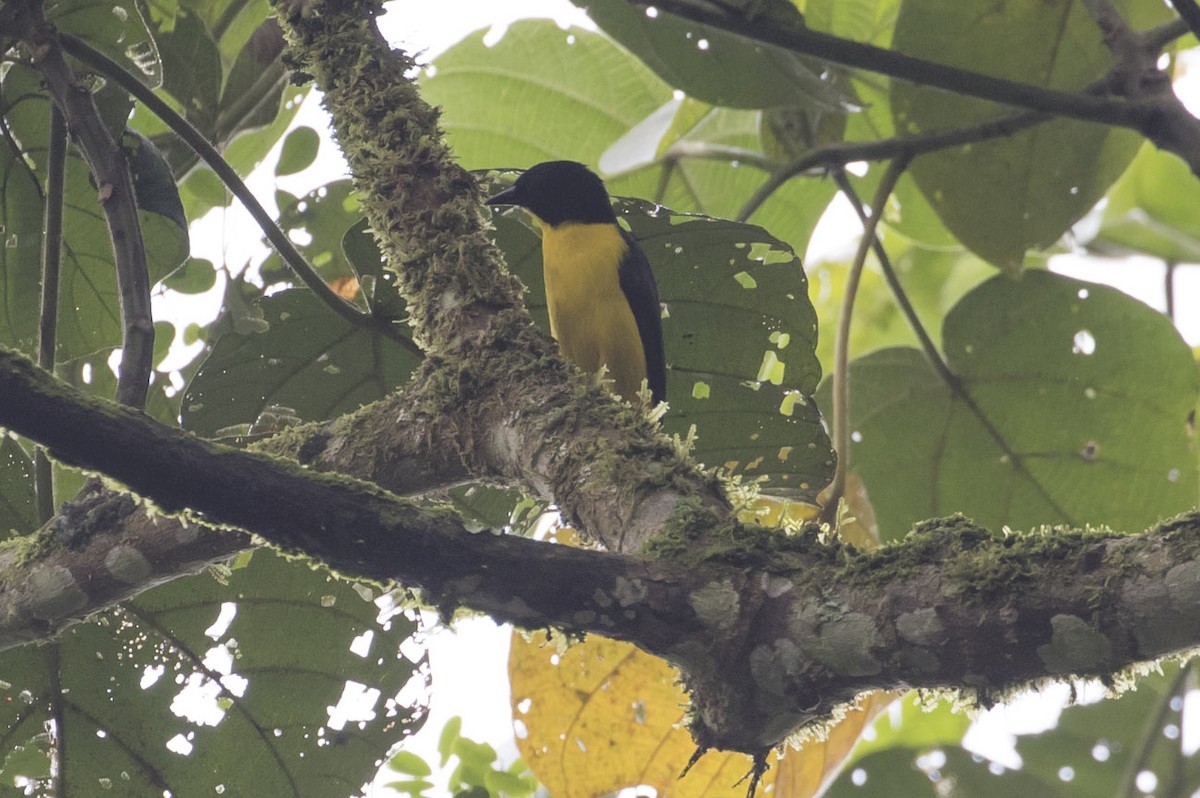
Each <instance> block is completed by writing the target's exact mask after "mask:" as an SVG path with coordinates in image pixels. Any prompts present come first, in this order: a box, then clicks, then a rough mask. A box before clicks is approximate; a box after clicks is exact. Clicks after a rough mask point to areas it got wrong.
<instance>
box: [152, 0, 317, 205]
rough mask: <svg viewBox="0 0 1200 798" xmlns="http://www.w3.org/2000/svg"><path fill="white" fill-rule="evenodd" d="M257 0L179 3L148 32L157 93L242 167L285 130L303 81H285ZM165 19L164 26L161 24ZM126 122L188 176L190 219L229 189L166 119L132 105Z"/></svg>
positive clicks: (272, 30) (276, 36)
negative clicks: (155, 45)
mask: <svg viewBox="0 0 1200 798" xmlns="http://www.w3.org/2000/svg"><path fill="white" fill-rule="evenodd" d="M267 11H268V9H267V7H266V4H265V3H263V2H261V1H260V0H249V2H245V1H243V0H233V1H232V2H220V3H202V2H195V3H186V4H185V6H184V7H183V8H181V9H180V10H179V12H178V13H177V14H175V15H174V16H172V17H170V18H169V20H167V19H166V18H164V19H163V20H162V21H161V23H160V25H161V27H159V28H158V29H157V30H156V32H155V35H156V37H157V38H158V40H159V43H160V49H161V50H162V52H163V58H164V67H163V68H164V73H165V83H164V90H163V94H164V95H165V96H164V99H166V100H167V102H168V103H169V104H171V105H172V107H173V108H175V109H176V110H177V111H180V112H181V113H182V114H183V115H184V116H186V117H187V118H188V120H189V121H190V122H191V123H192V124H193V125H194V126H195V127H196V128H197V129H198V130H199V131H200V132H201V133H202V134H203V135H204V137H205V138H206V139H208V140H209V141H210V142H212V143H213V144H214V145H215V146H216V147H217V148H218V149H219V150H222V154H223V156H224V158H225V160H226V161H227V162H228V163H229V164H230V165H231V166H232V167H233V168H234V169H235V170H236V171H238V172H239V173H241V174H245V173H247V172H249V171H250V170H251V169H252V168H253V167H254V166H256V165H257V164H258V162H259V161H261V160H262V158H263V157H264V156H266V154H267V153H268V152H269V151H270V149H271V148H272V147H273V146H274V145H275V143H276V141H278V140H279V138H280V137H281V136H282V135H283V134H284V132H285V131H286V130H287V127H288V124H289V123H290V122H291V120H292V118H293V117H294V116H295V114H296V111H297V110H298V109H299V105H300V100H302V99H303V97H304V96H305V95H306V94H307V92H308V87H299V86H289V84H288V78H287V75H288V73H287V70H286V69H285V68H284V66H283V63H282V61H281V57H280V56H281V54H282V50H283V34H282V32H281V31H280V29H279V26H278V24H277V23H275V21H274V20H273V19H267ZM168 21H169V23H170V24H169V25H168V24H166V23H167V22H168ZM131 125H132V126H133V127H134V128H136V129H137V130H139V131H140V132H142V133H143V134H145V135H146V136H149V137H151V138H152V139H153V141H154V142H155V144H156V145H157V146H158V147H159V148H160V149H162V151H163V152H164V153H165V155H166V158H167V160H168V162H169V163H170V164H171V168H172V170H173V172H174V173H175V174H176V175H185V174H186V175H188V179H187V180H186V181H185V182H184V184H183V197H184V202H185V204H186V207H187V212H188V216H189V217H190V218H197V217H198V216H200V215H202V214H203V213H204V212H206V211H207V210H209V209H210V208H212V207H214V206H222V205H225V204H227V202H228V200H229V195H228V194H227V193H226V192H225V190H224V188H223V187H222V185H221V183H220V180H218V179H217V177H216V175H215V174H214V173H213V172H212V171H211V170H209V169H207V168H201V169H193V167H195V166H196V164H197V163H198V157H197V156H196V154H195V153H194V152H193V151H192V150H191V148H190V147H188V146H187V145H186V144H184V143H183V141H182V140H181V139H179V138H178V137H176V136H175V135H174V134H173V133H171V132H170V131H169V130H168V128H167V126H166V124H165V123H163V122H162V121H161V120H159V119H158V118H157V117H155V116H153V115H152V114H150V113H149V112H148V111H146V110H145V109H144V108H141V107H140V106H139V107H138V109H137V111H136V113H135V114H134V116H133V120H132V122H131Z"/></svg>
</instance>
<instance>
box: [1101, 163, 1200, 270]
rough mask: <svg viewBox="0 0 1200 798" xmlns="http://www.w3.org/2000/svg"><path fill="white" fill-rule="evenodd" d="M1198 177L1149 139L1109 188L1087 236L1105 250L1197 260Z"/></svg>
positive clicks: (1199, 246) (1199, 243) (1199, 258)
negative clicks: (1195, 211) (1096, 229)
mask: <svg viewBox="0 0 1200 798" xmlns="http://www.w3.org/2000/svg"><path fill="white" fill-rule="evenodd" d="M1196 207H1200V182H1197V180H1196V178H1195V177H1194V176H1193V175H1192V173H1191V172H1190V171H1189V170H1188V168H1187V165H1186V164H1185V163H1184V162H1183V161H1182V160H1180V159H1179V158H1178V157H1177V156H1175V155H1172V154H1171V153H1168V152H1163V151H1162V150H1159V149H1156V148H1155V147H1154V146H1152V145H1150V144H1147V145H1145V146H1144V147H1142V149H1141V151H1140V152H1139V153H1138V156H1137V158H1135V159H1134V161H1133V164H1132V165H1131V166H1130V167H1129V169H1127V170H1126V171H1125V174H1124V175H1122V176H1121V179H1120V180H1118V181H1117V184H1116V185H1115V186H1113V190H1112V191H1110V192H1109V193H1108V203H1107V204H1106V205H1105V206H1104V215H1103V216H1102V217H1101V222H1100V225H1101V226H1100V232H1099V234H1098V235H1097V236H1096V238H1095V239H1094V240H1092V241H1090V242H1088V248H1089V249H1091V250H1092V251H1095V252H1098V253H1101V254H1107V255H1117V256H1122V255H1128V254H1130V253H1142V254H1146V255H1150V256H1153V257H1156V258H1160V259H1161V260H1164V261H1169V262H1175V263H1179V262H1183V263H1200V223H1198V222H1197V220H1196V219H1195V215H1194V214H1192V213H1190V212H1189V211H1190V209H1192V208H1196Z"/></svg>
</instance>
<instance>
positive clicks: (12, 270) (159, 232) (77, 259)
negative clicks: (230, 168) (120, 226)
mask: <svg viewBox="0 0 1200 798" xmlns="http://www.w3.org/2000/svg"><path fill="white" fill-rule="evenodd" d="M0 96H2V98H3V102H4V103H5V105H6V107H9V108H10V109H11V110H10V111H9V112H8V113H7V114H6V120H7V121H8V123H9V126H10V130H11V132H12V133H13V135H14V138H15V139H16V140H17V141H20V142H21V143H22V146H23V148H24V150H23V153H22V155H24V156H25V157H23V158H14V157H13V154H12V153H11V152H10V151H9V150H8V148H5V152H4V154H3V155H0V170H2V171H3V173H4V174H3V178H4V182H5V189H4V191H5V195H4V210H3V213H4V219H3V223H4V248H3V252H2V253H0V274H2V276H3V280H4V292H5V303H4V309H3V310H2V311H0V340H2V341H3V342H4V343H6V344H8V345H9V346H13V347H16V348H18V349H20V350H22V351H24V352H26V353H32V351H33V345H34V341H35V340H36V336H37V324H38V314H39V308H40V304H41V300H40V287H39V286H40V276H41V265H40V255H41V238H42V224H43V223H42V219H41V216H42V206H43V204H44V196H43V194H42V190H41V188H40V185H39V181H40V180H41V179H42V177H43V175H44V172H45V160H46V155H45V143H46V136H47V135H48V126H47V121H46V120H47V119H48V115H49V100H48V98H47V96H46V95H45V94H44V93H43V90H42V87H41V81H40V78H39V77H38V74H37V72H36V71H34V70H32V69H29V68H27V67H24V66H22V65H20V64H12V65H11V66H10V68H9V70H8V71H7V72H6V74H5V78H4V81H3V83H0ZM144 157H145V158H147V159H149V160H152V159H153V158H152V155H150V154H149V153H148V151H147V152H146V153H144ZM149 160H147V161H146V162H144V163H143V165H146V166H148V164H149ZM30 163H32V164H33V165H34V168H33V169H31V168H30ZM149 171H153V170H152V169H150V170H149ZM148 177H149V176H148ZM146 185H147V197H148V198H150V199H154V198H155V197H157V198H158V200H156V201H161V199H162V196H163V194H164V193H169V192H170V190H171V189H170V188H169V187H165V186H163V185H161V180H157V181H156V180H153V179H150V182H148V183H147V184H146ZM139 219H140V222H141V227H142V238H143V241H144V243H145V246H146V258H147V262H148V265H149V267H150V279H151V281H152V282H154V281H157V280H159V279H161V278H162V277H165V276H166V275H167V274H168V273H170V272H171V271H172V270H174V269H175V267H176V266H178V265H179V263H181V262H182V260H183V258H184V257H186V254H187V230H186V228H184V227H181V226H180V225H179V224H178V222H176V221H174V220H172V219H170V218H168V217H166V216H162V215H160V214H158V213H152V212H146V211H142V212H140V213H139ZM63 239H64V247H63V257H62V273H61V278H60V289H59V291H60V293H59V301H60V308H63V309H64V312H62V313H60V314H59V333H58V352H57V357H58V358H59V359H60V360H69V359H72V358H76V357H80V356H82V355H86V354H89V353H92V352H96V351H98V350H100V349H103V348H105V347H111V346H115V345H117V344H119V343H120V342H121V324H120V302H119V299H118V292H117V282H116V273H115V267H114V264H113V251H112V239H111V238H110V236H109V231H108V227H107V224H106V222H105V217H104V214H103V211H102V209H101V207H100V205H99V203H98V202H97V199H96V189H95V188H94V187H93V186H92V185H91V183H90V181H89V176H88V168H87V165H86V164H85V163H84V161H83V160H82V159H81V158H80V157H78V156H77V155H71V156H69V157H68V159H67V167H66V180H65V201H64V208H63ZM68 310H69V312H68Z"/></svg>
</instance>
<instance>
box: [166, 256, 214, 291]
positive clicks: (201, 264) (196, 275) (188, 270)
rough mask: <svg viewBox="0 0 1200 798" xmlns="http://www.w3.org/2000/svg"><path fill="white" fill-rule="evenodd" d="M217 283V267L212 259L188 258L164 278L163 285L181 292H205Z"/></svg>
mask: <svg viewBox="0 0 1200 798" xmlns="http://www.w3.org/2000/svg"><path fill="white" fill-rule="evenodd" d="M216 284H217V269H216V267H215V266H213V262H212V261H211V260H205V259H204V258H188V259H187V260H186V261H184V263H183V265H182V266H180V267H179V268H178V269H176V270H175V271H173V272H171V273H170V274H168V275H167V276H166V278H165V279H164V280H163V285H164V286H166V287H167V288H170V289H171V290H172V291H178V292H179V293H181V294H203V293H204V292H205V291H208V290H209V289H210V288H212V287H213V286H214V285H216Z"/></svg>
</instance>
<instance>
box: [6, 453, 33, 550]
mask: <svg viewBox="0 0 1200 798" xmlns="http://www.w3.org/2000/svg"><path fill="white" fill-rule="evenodd" d="M36 500H37V496H36V495H35V493H34V490H33V458H31V457H30V456H29V454H28V453H27V452H26V451H25V449H24V448H22V446H21V444H19V443H18V442H17V440H16V439H15V438H12V437H9V436H8V435H4V436H3V437H0V539H4V538H7V537H11V536H12V535H14V534H22V535H23V534H27V533H29V532H32V531H33V530H35V529H37V528H38V526H39V524H38V515H37V504H36Z"/></svg>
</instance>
